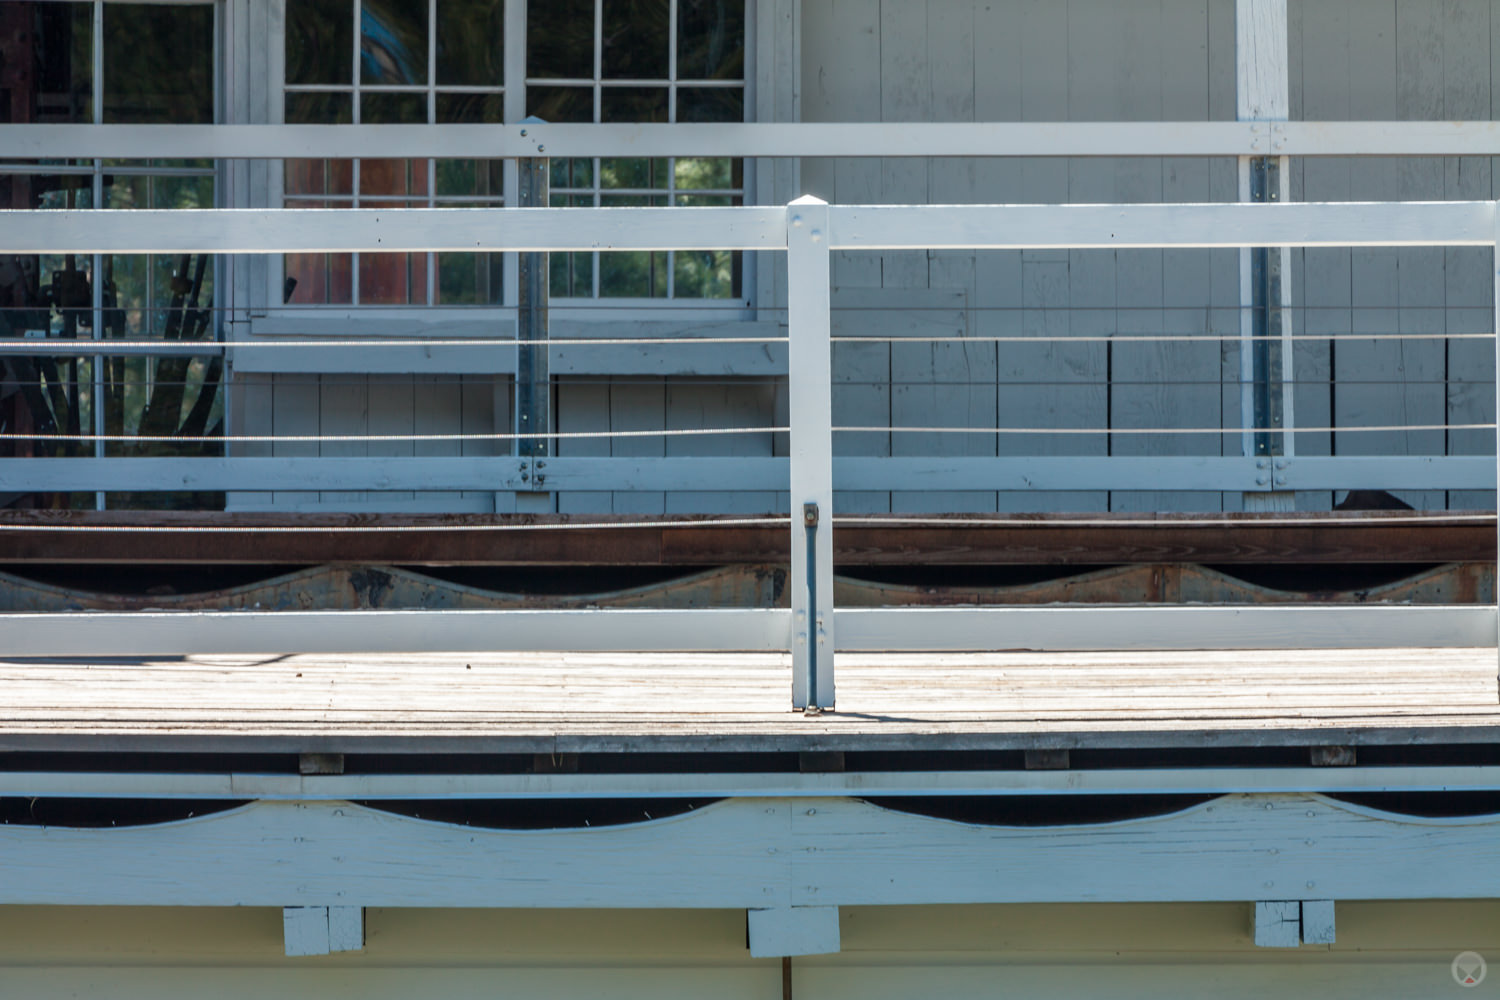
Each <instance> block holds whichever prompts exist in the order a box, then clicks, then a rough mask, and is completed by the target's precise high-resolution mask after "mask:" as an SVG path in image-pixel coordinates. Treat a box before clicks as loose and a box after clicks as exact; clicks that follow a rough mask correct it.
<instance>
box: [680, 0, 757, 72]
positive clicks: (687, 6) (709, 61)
mask: <svg viewBox="0 0 1500 1000" xmlns="http://www.w3.org/2000/svg"><path fill="white" fill-rule="evenodd" d="M744 74H745V3H744V0H677V79H679V80H739V79H742V78H743V77H744Z"/></svg>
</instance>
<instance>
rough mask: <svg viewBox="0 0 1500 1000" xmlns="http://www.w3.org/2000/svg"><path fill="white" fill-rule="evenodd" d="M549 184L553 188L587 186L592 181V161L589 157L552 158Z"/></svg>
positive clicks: (590, 185)
mask: <svg viewBox="0 0 1500 1000" xmlns="http://www.w3.org/2000/svg"><path fill="white" fill-rule="evenodd" d="M551 166H552V180H551V184H552V187H554V188H589V187H592V186H593V183H594V161H593V160H592V159H591V158H589V157H579V158H577V159H572V160H553V161H551Z"/></svg>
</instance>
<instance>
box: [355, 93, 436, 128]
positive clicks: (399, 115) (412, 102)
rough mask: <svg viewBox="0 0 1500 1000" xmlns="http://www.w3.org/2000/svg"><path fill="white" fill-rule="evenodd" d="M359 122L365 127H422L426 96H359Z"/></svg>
mask: <svg viewBox="0 0 1500 1000" xmlns="http://www.w3.org/2000/svg"><path fill="white" fill-rule="evenodd" d="M359 120H360V121H362V122H364V123H365V124H366V125H423V124H425V123H426V122H427V95H426V94H361V95H359Z"/></svg>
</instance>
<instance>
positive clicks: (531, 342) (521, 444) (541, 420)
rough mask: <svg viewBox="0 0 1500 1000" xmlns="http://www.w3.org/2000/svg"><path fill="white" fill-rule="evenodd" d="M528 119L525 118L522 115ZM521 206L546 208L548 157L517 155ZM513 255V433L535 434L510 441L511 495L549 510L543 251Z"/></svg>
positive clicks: (521, 507)
mask: <svg viewBox="0 0 1500 1000" xmlns="http://www.w3.org/2000/svg"><path fill="white" fill-rule="evenodd" d="M528 121H531V119H528ZM516 168H517V173H518V175H519V182H520V183H519V197H518V201H519V202H520V207H521V208H546V207H547V200H548V198H547V188H548V173H549V170H550V161H549V160H548V159H547V158H546V157H523V158H520V159H518V160H517V161H516ZM518 257H519V268H518V273H519V282H518V287H517V297H516V392H515V407H516V409H515V432H516V433H517V434H520V435H526V434H536V435H538V436H537V437H525V436H523V437H519V438H517V439H516V455H517V456H518V457H520V458H523V459H529V460H530V461H528V462H527V463H526V466H527V467H526V468H524V469H523V470H522V471H521V478H522V479H523V480H525V481H526V482H527V484H528V486H529V491H528V492H518V493H517V494H516V510H517V511H521V512H531V513H550V512H551V511H552V509H553V506H554V502H553V498H552V495H551V494H549V493H547V492H546V482H547V462H546V459H547V458H548V456H550V455H551V454H552V449H551V438H549V437H546V436H545V435H546V434H547V433H549V432H550V431H551V430H552V378H551V373H550V372H549V370H548V363H547V293H548V255H547V254H546V253H538V252H535V251H527V252H525V253H521V254H519V255H518Z"/></svg>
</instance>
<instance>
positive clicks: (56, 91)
mask: <svg viewBox="0 0 1500 1000" xmlns="http://www.w3.org/2000/svg"><path fill="white" fill-rule="evenodd" d="M216 19H217V12H216V7H215V5H214V4H212V3H211V2H204V3H191V2H187V3H175V4H170V5H167V4H160V3H127V2H109V3H103V2H100V0H7V2H3V3H0V122H15V123H43V124H46V123H57V124H89V123H105V124H208V123H212V122H214V121H215V120H216V114H215V105H216V86H215V80H216V72H215V65H216V48H217V35H218V26H217V23H216ZM214 177H215V169H214V164H213V162H212V161H211V160H104V159H92V160H89V159H84V160H25V161H17V160H8V161H6V160H3V159H0V208H11V209H68V208H94V207H102V208H112V209H131V208H212V207H213V206H214V203H215V201H214V198H215V196H214ZM215 272H216V267H215V261H214V260H213V258H212V257H211V256H209V255H204V254H193V255H175V254H173V255H165V254H151V255H146V254H141V255H119V254H41V255H12V256H0V336H24V337H33V338H52V339H56V340H58V341H59V347H60V348H61V347H62V346H63V344H64V342H70V341H81V340H93V339H99V338H106V337H125V338H130V339H144V338H151V337H164V338H168V339H174V340H196V339H207V340H212V339H214V338H215V337H216V336H217V330H216V325H215V324H214V322H213V303H214V289H215V278H216V273H215ZM4 370H5V390H6V391H4V392H0V398H3V397H5V396H11V397H12V399H11V401H10V402H9V406H8V407H6V406H0V424H4V425H6V427H7V429H9V430H12V431H14V430H16V429H17V428H21V427H23V426H24V428H25V432H26V433H31V432H33V431H34V432H37V433H44V432H54V433H65V434H79V433H84V434H87V433H89V432H90V431H94V432H101V433H107V434H111V435H121V434H124V435H135V434H140V435H142V436H148V437H153V438H155V437H165V436H169V435H176V436H179V437H192V436H196V435H201V434H205V433H207V434H210V435H213V434H217V433H219V430H217V429H216V428H218V427H219V426H220V420H221V416H222V410H223V402H222V392H221V391H220V389H221V380H220V375H221V372H220V368H219V364H218V362H217V361H212V360H209V359H203V358H200V359H187V358H161V359H157V358H145V357H132V358H119V357H116V358H106V359H103V363H102V364H100V363H99V361H98V360H97V359H96V356H92V355H87V354H81V353H78V351H77V350H76V349H75V352H74V354H73V355H72V356H64V355H63V354H62V353H61V352H60V353H59V356H57V357H53V358H48V357H39V356H38V357H34V358H30V359H28V358H11V359H7V360H6V361H5V362H4ZM96 403H97V404H98V405H96ZM24 447H27V448H30V449H32V450H33V452H34V453H37V454H84V453H90V452H95V453H99V454H105V453H109V454H119V453H131V454H141V453H166V452H167V451H170V452H171V453H177V454H180V453H182V452H183V450H184V449H185V450H188V451H194V450H197V451H204V450H207V451H214V450H216V449H217V445H207V446H200V445H189V444H187V443H185V442H181V441H178V442H175V443H173V444H171V445H167V444H164V443H160V442H153V443H151V444H147V443H145V442H141V443H139V444H137V443H134V442H132V443H130V444H120V443H115V442H111V443H109V444H108V445H107V446H104V445H97V444H91V443H88V442H69V441H58V442H57V443H55V444H54V443H52V442H49V441H48V440H47V439H46V438H45V437H39V438H37V439H36V441H35V442H32V443H29V444H24Z"/></svg>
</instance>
